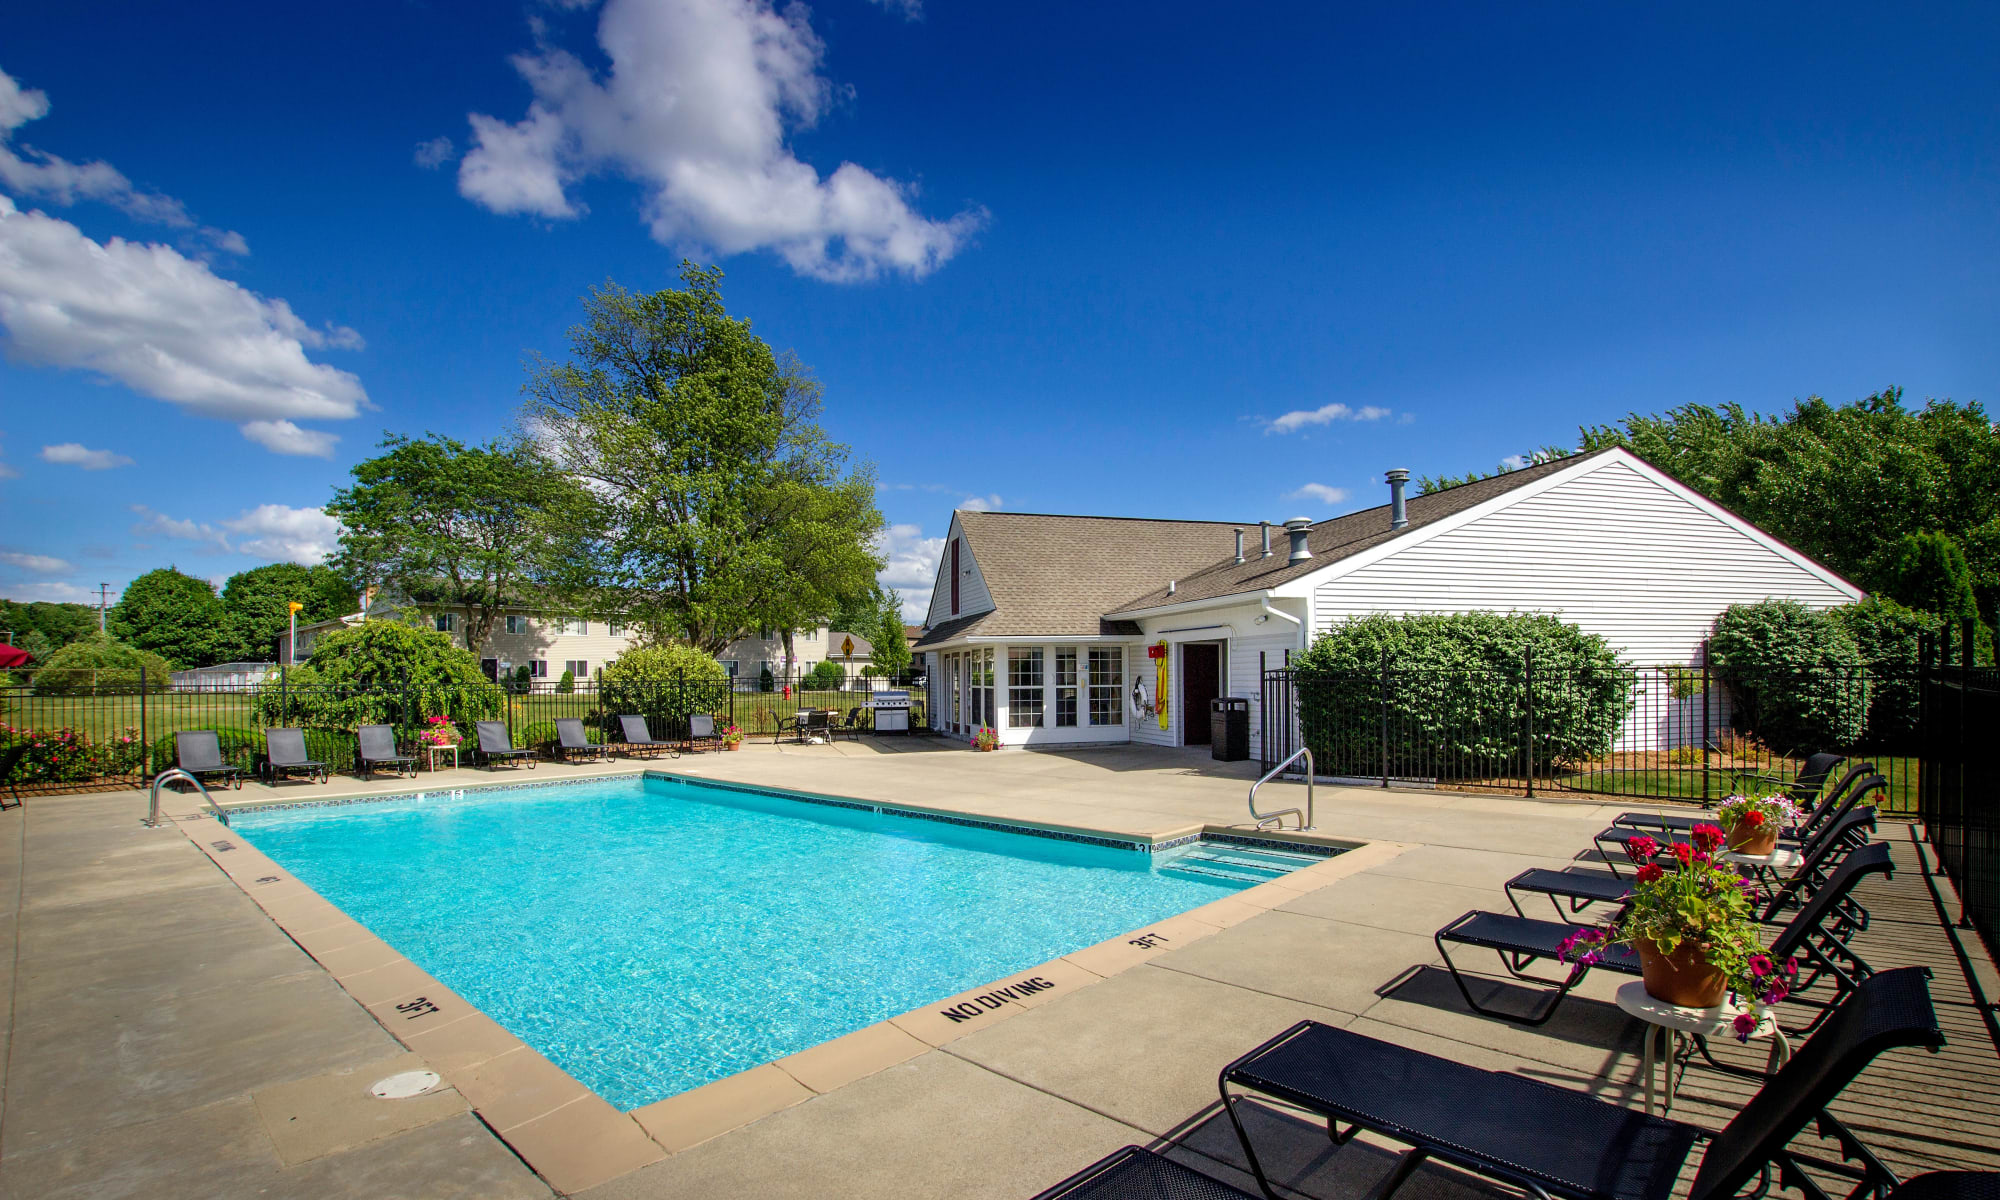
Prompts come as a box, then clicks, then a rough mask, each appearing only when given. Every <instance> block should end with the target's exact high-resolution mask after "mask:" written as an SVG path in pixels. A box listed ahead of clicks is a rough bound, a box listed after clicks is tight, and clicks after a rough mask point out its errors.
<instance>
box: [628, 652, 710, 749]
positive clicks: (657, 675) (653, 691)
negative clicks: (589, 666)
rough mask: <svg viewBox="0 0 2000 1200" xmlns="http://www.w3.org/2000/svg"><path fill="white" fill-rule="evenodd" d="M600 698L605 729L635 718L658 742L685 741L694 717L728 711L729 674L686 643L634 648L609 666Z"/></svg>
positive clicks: (707, 655) (708, 657)
mask: <svg viewBox="0 0 2000 1200" xmlns="http://www.w3.org/2000/svg"><path fill="white" fill-rule="evenodd" d="M597 695H598V703H599V705H600V707H601V708H602V710H603V712H604V720H605V722H606V724H607V727H610V726H613V725H615V724H616V722H617V719H618V716H619V715H622V714H627V713H636V714H638V715H640V716H643V717H645V718H646V720H647V722H648V724H649V725H650V727H651V728H652V730H653V732H654V736H656V737H665V736H668V735H669V734H670V733H671V734H672V735H674V736H685V735H686V733H687V731H688V726H687V719H688V716H689V715H690V714H692V713H697V712H708V713H717V712H721V711H725V710H726V708H727V706H728V704H729V672H728V671H726V670H724V669H723V666H722V664H721V663H719V662H717V661H715V657H714V656H713V655H710V654H704V653H703V652H701V651H700V650H697V649H695V648H694V647H693V646H690V645H688V644H686V643H685V642H660V643H657V644H655V645H651V646H636V647H634V648H632V649H630V650H627V651H626V652H625V653H623V654H621V655H619V656H618V657H617V658H616V659H614V660H612V661H611V662H609V663H607V664H605V667H604V674H603V676H602V677H601V678H600V679H599V680H598V687H597Z"/></svg>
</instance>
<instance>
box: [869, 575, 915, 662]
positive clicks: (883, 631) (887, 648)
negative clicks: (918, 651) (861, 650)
mask: <svg viewBox="0 0 2000 1200" xmlns="http://www.w3.org/2000/svg"><path fill="white" fill-rule="evenodd" d="M873 640H874V643H875V648H874V649H873V650H871V651H870V652H869V654H868V662H869V665H871V666H873V667H874V668H875V671H876V673H877V674H880V675H887V676H889V677H890V678H894V677H895V676H898V675H901V674H902V673H903V672H905V671H907V670H909V669H910V639H909V638H907V637H905V636H904V635H903V602H902V599H901V597H899V596H897V595H896V593H895V592H893V591H891V592H890V593H889V594H888V603H887V604H885V605H884V606H883V609H882V611H881V612H880V613H878V614H876V623H875V636H874V639H873Z"/></svg>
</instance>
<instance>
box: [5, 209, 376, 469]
mask: <svg viewBox="0 0 2000 1200" xmlns="http://www.w3.org/2000/svg"><path fill="white" fill-rule="evenodd" d="M0 326H5V327H6V331H7V335H8V337H7V349H8V351H9V352H10V353H11V355H12V356H13V357H14V358H16V359H17V360H19V361H21V362H24V363H27V364H30V365H34V366H49V367H72V368H82V369H84V370H88V371H93V372H95V373H97V374H99V375H101V376H104V377H105V378H107V379H112V380H116V381H117V382H119V383H122V384H125V385H126V386H128V387H130V388H132V389H133V390H134V391H137V392H141V393H143V394H145V395H149V396H154V397H157V398H158V399H161V400H165V401H167V402H168V403H171V404H175V405H178V406H180V407H181V408H182V409H184V410H186V411H187V412H189V413H191V414H193V415H195V416H200V417H214V418H217V419H219V420H225V421H232V422H236V423H238V424H239V425H241V426H242V429H243V433H244V434H245V436H247V437H250V438H252V439H253V440H255V441H257V442H259V443H260V444H262V445H265V446H268V447H270V448H271V449H273V450H277V451H278V452H279V453H286V454H320V455H323V454H325V453H327V447H328V446H329V445H330V444H331V438H332V437H333V435H331V434H325V433H311V432H309V431H305V430H300V429H298V427H297V426H296V425H292V424H291V422H292V421H294V420H347V419H350V418H352V417H354V416H355V415H356V414H357V413H358V412H359V411H360V410H361V408H362V407H363V406H364V405H366V404H367V403H368V396H367V393H366V392H364V391H363V390H362V387H361V381H360V380H358V379H356V378H355V377H354V376H353V375H352V374H349V373H348V372H346V371H341V370H337V369H335V368H333V367H329V366H326V365H324V364H321V363H316V362H312V361H310V360H309V359H307V357H306V348H307V347H308V346H310V347H314V348H325V347H339V348H348V347H354V346H358V345H359V344H360V335H359V334H356V333H355V332H354V331H353V330H351V329H344V328H330V329H325V330H322V329H315V328H313V327H312V326H310V325H308V324H306V323H305V322H304V321H303V320H301V319H300V318H299V317H298V316H297V315H296V314H295V313H293V312H292V310H291V307H290V306H289V305H287V304H286V303H285V302H284V301H283V300H266V299H264V298H263V297H261V296H259V295H257V294H256V293H255V292H252V291H250V290H248V289H247V288H243V287H241V286H239V285H237V284H235V283H232V282H230V281H229V280H227V279H223V278H221V277H220V276H218V275H216V274H215V273H214V272H213V271H211V270H209V268H208V266H207V264H205V263H202V262H198V261H195V260H193V259H190V258H187V257H185V256H183V255H181V254H180V253H179V252H178V251H176V250H174V249H173V248H172V247H170V246H161V245H150V244H141V243H136V242H127V241H125V240H123V239H122V238H113V239H111V240H110V241H108V242H105V243H102V244H99V243H98V242H95V241H92V240H91V239H90V238H88V237H85V236H84V235H83V232H82V231H81V230H79V229H78V228H77V227H76V226H74V225H72V224H70V223H69V222H67V221H62V220H58V219H56V218H54V217H50V216H48V215H46V214H43V213H40V212H22V211H20V210H19V209H17V208H16V207H15V206H14V203H13V202H12V201H11V200H9V199H8V198H7V197H5V196H0ZM253 427H254V428H253ZM281 427H283V428H281Z"/></svg>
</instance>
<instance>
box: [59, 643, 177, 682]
mask: <svg viewBox="0 0 2000 1200" xmlns="http://www.w3.org/2000/svg"><path fill="white" fill-rule="evenodd" d="M40 666H41V669H40V670H38V671H36V672H35V694H36V695H38V696H87V695H90V694H91V693H93V692H95V691H99V690H109V691H131V690H133V689H136V688H137V687H139V685H140V681H141V680H142V679H143V680H144V682H145V687H146V690H147V691H149V692H164V691H166V690H167V685H168V684H169V683H171V682H172V675H173V667H171V666H169V665H168V663H167V660H166V659H164V658H161V657H160V656H159V655H157V654H154V653H152V652H151V651H147V650H140V649H138V648H137V647H134V646H128V645H125V644H124V643H122V642H114V641H112V640H111V639H110V638H108V637H105V636H104V635H103V634H101V633H93V634H91V635H90V636H89V637H86V638H79V639H77V640H76V641H74V642H71V643H70V644H69V645H67V646H64V647H62V648H61V649H59V650H57V651H56V652H55V653H54V654H51V655H49V657H48V659H47V660H46V661H44V662H42V663H41V664H40ZM142 669H143V671H144V674H143V675H142V674H141V670H142Z"/></svg>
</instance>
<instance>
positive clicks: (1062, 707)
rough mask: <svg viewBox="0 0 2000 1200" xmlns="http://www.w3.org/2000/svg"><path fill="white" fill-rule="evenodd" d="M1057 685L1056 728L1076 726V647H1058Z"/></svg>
mask: <svg viewBox="0 0 2000 1200" xmlns="http://www.w3.org/2000/svg"><path fill="white" fill-rule="evenodd" d="M1052 682H1053V683H1054V684H1055V685H1056V727H1057V728H1058V729H1062V728H1067V727H1069V726H1073V725H1075V724H1076V718H1077V707H1076V698H1077V690H1076V689H1077V677H1076V647H1075V646H1057V647H1056V662H1055V679H1054V680H1053V681H1052Z"/></svg>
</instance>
